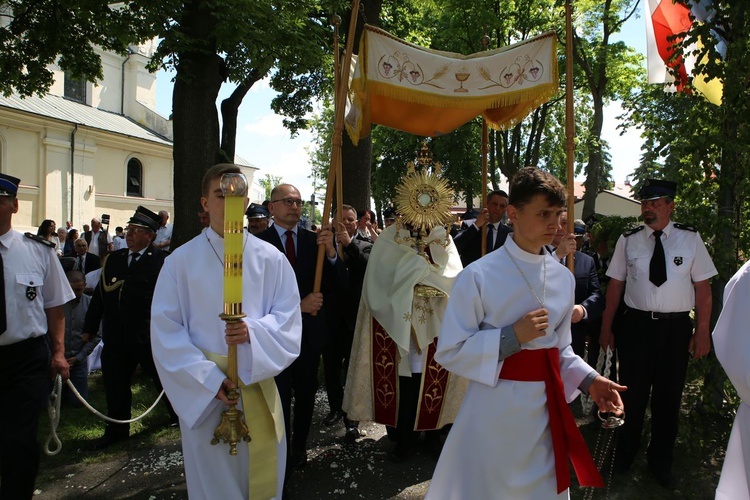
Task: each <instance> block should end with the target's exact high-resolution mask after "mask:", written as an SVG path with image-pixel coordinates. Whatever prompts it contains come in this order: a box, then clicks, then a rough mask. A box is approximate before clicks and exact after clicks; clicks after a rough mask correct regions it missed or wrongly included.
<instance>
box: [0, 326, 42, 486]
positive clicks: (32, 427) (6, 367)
mask: <svg viewBox="0 0 750 500" xmlns="http://www.w3.org/2000/svg"><path fill="white" fill-rule="evenodd" d="M49 362H50V351H49V347H48V346H47V342H46V338H45V337H36V338H33V339H29V340H24V341H22V342H18V343H17V344H12V345H8V346H2V347H0V401H2V402H3V409H2V410H0V498H2V499H3V500H6V499H7V500H16V499H30V498H31V497H32V496H33V495H34V481H35V480H36V475H37V471H38V469H39V443H37V430H38V428H39V413H40V412H41V411H42V409H43V408H44V404H45V401H46V398H47V396H48V395H49V392H50V388H51V385H50V371H49V366H50V365H49Z"/></svg>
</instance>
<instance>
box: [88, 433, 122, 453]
mask: <svg viewBox="0 0 750 500" xmlns="http://www.w3.org/2000/svg"><path fill="white" fill-rule="evenodd" d="M126 439H128V438H127V437H125V436H122V437H113V436H108V435H106V434H105V435H104V436H102V437H100V438H97V439H94V440H93V441H89V442H88V443H87V444H86V445H85V446H84V449H85V450H87V451H102V450H105V449H107V448H109V447H110V446H112V445H113V444H115V443H119V442H120V441H125V440H126Z"/></svg>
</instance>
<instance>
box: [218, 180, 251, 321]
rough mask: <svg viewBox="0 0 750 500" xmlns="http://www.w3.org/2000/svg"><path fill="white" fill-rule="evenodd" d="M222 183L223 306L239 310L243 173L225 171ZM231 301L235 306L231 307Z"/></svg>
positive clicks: (244, 193)
mask: <svg viewBox="0 0 750 500" xmlns="http://www.w3.org/2000/svg"><path fill="white" fill-rule="evenodd" d="M221 187H222V191H223V192H224V304H225V310H226V309H227V308H230V309H233V310H238V308H239V307H241V306H239V305H241V304H242V250H243V248H242V246H243V241H244V228H243V225H242V223H243V218H244V216H245V195H246V194H247V181H246V180H245V176H244V175H242V174H225V175H224V176H223V177H222V182H221ZM234 304H237V305H238V306H234V307H233V305H234ZM240 310H241V309H240ZM225 312H228V313H229V312H230V311H225Z"/></svg>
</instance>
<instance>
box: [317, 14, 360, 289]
mask: <svg viewBox="0 0 750 500" xmlns="http://www.w3.org/2000/svg"><path fill="white" fill-rule="evenodd" d="M358 15H359V0H354V1H353V2H352V15H351V18H350V19H349V32H348V34H347V35H346V52H345V53H344V62H343V65H342V67H341V74H340V76H339V85H338V88H337V89H336V94H335V97H334V101H333V102H334V109H335V116H334V120H333V138H332V140H331V166H330V167H329V169H328V184H327V185H326V199H325V204H324V205H323V223H326V221H328V220H330V216H331V210H330V207H331V203H332V198H333V190H334V189H335V187H336V186H335V184H336V177H337V176H341V172H340V170H341V141H342V137H341V136H342V132H343V130H344V110H345V109H346V95H347V93H348V91H349V69H350V68H351V65H352V64H351V61H352V52H353V50H354V35H355V32H356V28H357V17H358ZM338 212H339V214H340V212H341V211H340V210H339V211H338ZM325 252H326V249H325V245H318V260H317V263H316V266H315V281H314V282H313V292H314V293H317V292H320V284H321V282H322V281H323V260H324V259H325Z"/></svg>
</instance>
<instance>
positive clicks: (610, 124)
mask: <svg viewBox="0 0 750 500" xmlns="http://www.w3.org/2000/svg"><path fill="white" fill-rule="evenodd" d="M644 23H645V21H644V19H643V15H642V9H639V16H638V17H635V16H634V17H633V18H631V19H630V20H629V21H628V22H627V23H626V24H625V26H624V29H623V31H622V33H619V34H618V36H617V37H616V39H618V40H619V39H621V40H625V41H626V42H628V44H629V45H631V46H632V47H634V48H635V49H636V50H638V51H639V52H641V53H642V54H644V67H645V53H646V38H645V37H646V34H645V33H646V29H645V24H644ZM170 79H171V76H170V75H168V74H166V73H164V72H160V73H159V74H158V76H157V96H156V108H157V109H156V110H157V111H158V112H159V113H160V114H162V115H163V116H169V115H170V114H171V109H172V84H171V82H170ZM232 89H233V87H232V86H231V85H224V87H223V88H222V92H221V94H220V96H221V97H226V96H228V95H229V93H231V90H232ZM274 95H275V92H274V91H273V90H272V89H271V88H270V87H269V85H268V81H267V80H263V81H261V82H258V83H256V84H255V85H254V86H253V88H252V89H250V92H249V93H248V95H247V96H246V97H245V99H244V101H243V103H242V106H240V110H239V116H238V122H237V154H238V155H239V156H241V157H242V158H244V159H245V160H247V161H248V162H250V163H251V164H252V165H254V166H256V167H258V168H259V169H260V170H259V171H258V172H257V173H256V179H259V178H262V177H263V176H264V175H265V174H266V173H270V174H271V175H274V176H281V177H282V179H283V180H284V182H288V183H291V184H294V185H295V186H296V187H297V188H298V189H299V190H300V193H301V195H302V197H303V198H304V199H309V198H310V195H311V194H312V192H313V180H312V179H311V178H309V177H308V176H309V175H310V163H309V155H308V153H307V149H308V148H309V147H311V141H312V135H311V134H310V133H309V132H307V131H302V132H300V133H299V134H298V135H297V136H296V137H295V138H291V137H289V131H288V130H287V129H285V128H284V126H283V124H282V118H281V117H280V116H277V115H275V114H274V113H273V111H271V107H270V105H271V100H272V99H273V97H274ZM621 114H622V109H621V108H620V107H619V105H617V104H616V103H615V104H614V105H610V106H608V107H607V108H606V109H605V122H604V130H603V137H604V138H605V139H606V140H607V141H608V142H609V144H610V153H611V155H612V164H613V177H614V179H615V182H616V183H618V184H621V183H623V182H624V181H625V177H626V176H628V175H629V174H630V173H631V172H632V171H633V170H634V169H635V167H636V166H637V165H638V161H639V157H640V146H641V142H642V141H641V139H640V134H639V133H638V132H637V131H635V130H630V131H628V132H627V133H626V134H625V135H624V136H620V135H619V134H620V132H619V131H618V130H616V127H617V125H618V124H619V122H618V121H617V119H616V117H617V116H619V115H621ZM578 180H583V179H578ZM321 182H322V181H321V180H320V179H318V180H317V184H318V186H320V184H321Z"/></svg>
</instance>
